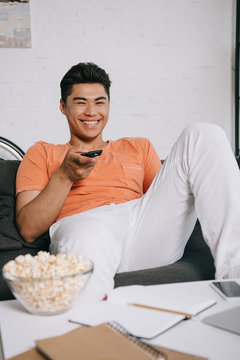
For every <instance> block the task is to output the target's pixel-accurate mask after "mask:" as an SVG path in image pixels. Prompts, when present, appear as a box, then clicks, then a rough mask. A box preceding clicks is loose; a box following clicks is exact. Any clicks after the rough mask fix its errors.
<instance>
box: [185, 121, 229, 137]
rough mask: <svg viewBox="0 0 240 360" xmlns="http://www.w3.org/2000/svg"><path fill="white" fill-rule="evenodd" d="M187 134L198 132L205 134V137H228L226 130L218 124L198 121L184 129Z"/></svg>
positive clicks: (198, 133)
mask: <svg viewBox="0 0 240 360" xmlns="http://www.w3.org/2000/svg"><path fill="white" fill-rule="evenodd" d="M184 132H185V133H186V134H196V135H198V136H199V135H201V136H204V138H210V139H214V140H215V139H217V138H220V139H222V138H226V133H225V131H224V130H223V129H222V128H221V127H220V126H219V125H216V124H212V123H204V122H197V123H194V124H191V125H189V126H187V127H186V128H185V130H184Z"/></svg>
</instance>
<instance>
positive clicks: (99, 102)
mask: <svg viewBox="0 0 240 360" xmlns="http://www.w3.org/2000/svg"><path fill="white" fill-rule="evenodd" d="M96 104H97V105H103V104H105V102H104V101H98V102H96Z"/></svg>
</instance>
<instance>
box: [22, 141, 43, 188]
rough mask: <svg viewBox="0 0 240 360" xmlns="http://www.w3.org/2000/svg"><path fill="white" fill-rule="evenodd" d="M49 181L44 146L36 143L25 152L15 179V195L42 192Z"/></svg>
mask: <svg viewBox="0 0 240 360" xmlns="http://www.w3.org/2000/svg"><path fill="white" fill-rule="evenodd" d="M48 181H49V175H48V169H47V156H46V150H45V147H44V144H43V143H42V142H37V143H36V144H34V145H33V146H31V147H30V148H29V149H28V151H27V152H26V154H25V156H24V158H23V160H22V161H21V164H20V165H19V168H18V172H17V177H16V194H18V193H20V192H22V191H26V190H39V191H41V190H43V189H44V187H45V186H46V185H47V183H48Z"/></svg>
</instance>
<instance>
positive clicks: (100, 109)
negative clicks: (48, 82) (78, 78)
mask: <svg viewBox="0 0 240 360" xmlns="http://www.w3.org/2000/svg"><path fill="white" fill-rule="evenodd" d="M60 110H61V111H62V113H63V114H64V115H66V117H67V120H68V124H69V128H70V132H71V142H73V143H77V142H78V139H79V140H82V141H87V142H91V141H95V142H98V140H99V142H100V141H102V131H103V129H104V127H105V125H106V124H107V122H108V116H109V100H108V95H107V93H106V91H105V89H104V87H103V85H102V84H99V83H96V84H74V85H73V87H72V93H71V94H70V95H69V96H68V97H67V100H66V104H65V103H64V102H63V101H62V99H61V100H60Z"/></svg>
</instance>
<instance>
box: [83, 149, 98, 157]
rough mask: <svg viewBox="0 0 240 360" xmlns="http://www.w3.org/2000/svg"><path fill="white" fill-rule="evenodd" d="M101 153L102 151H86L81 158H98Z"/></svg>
mask: <svg viewBox="0 0 240 360" xmlns="http://www.w3.org/2000/svg"><path fill="white" fill-rule="evenodd" d="M101 153H102V150H93V151H88V152H85V153H82V154H81V155H82V156H87V157H91V158H92V157H95V156H100V155H101Z"/></svg>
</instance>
